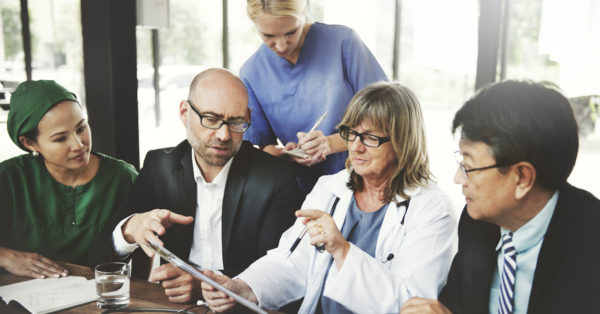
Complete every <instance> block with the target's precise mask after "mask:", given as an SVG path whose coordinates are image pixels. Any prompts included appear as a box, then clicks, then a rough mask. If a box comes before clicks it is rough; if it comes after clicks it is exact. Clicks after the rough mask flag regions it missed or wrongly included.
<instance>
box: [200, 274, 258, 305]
mask: <svg viewBox="0 0 600 314" xmlns="http://www.w3.org/2000/svg"><path fill="white" fill-rule="evenodd" d="M204 275H206V276H207V277H208V278H210V279H212V280H214V281H215V282H216V283H218V284H220V285H221V286H223V287H225V288H227V289H229V290H230V291H232V292H234V293H235V294H237V295H240V296H242V297H243V298H245V299H247V300H249V301H250V302H254V303H256V304H258V299H257V298H256V295H254V292H252V289H251V288H250V286H248V285H247V284H246V283H245V282H243V281H242V280H240V279H233V280H232V279H231V278H229V277H227V276H224V275H218V274H215V273H213V272H211V271H210V270H205V271H204ZM201 287H202V296H203V297H204V301H206V304H207V305H208V306H209V307H210V309H211V310H213V311H214V312H217V313H218V312H225V311H228V310H230V309H231V308H233V307H234V306H235V305H236V304H237V303H236V302H235V300H234V299H233V298H231V297H229V296H228V295H226V294H225V293H224V292H222V291H219V290H217V289H216V288H214V287H213V286H211V285H210V284H208V283H207V282H206V281H203V282H202V284H201Z"/></svg>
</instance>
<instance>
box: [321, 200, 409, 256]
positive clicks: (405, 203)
mask: <svg viewBox="0 0 600 314" xmlns="http://www.w3.org/2000/svg"><path fill="white" fill-rule="evenodd" d="M339 201H340V198H339V196H336V198H335V200H334V201H333V205H332V206H331V210H330V211H329V216H331V217H332V218H333V214H334V213H335V209H336V208H337V204H338V202H339ZM409 204H410V198H409V199H407V200H404V201H402V202H400V203H399V204H398V206H402V205H404V207H405V208H406V209H405V210H404V215H402V220H401V221H400V224H401V225H402V226H404V220H405V219H406V213H408V205H409ZM315 248H316V249H317V251H318V252H319V253H321V252H323V251H325V245H315ZM393 259H394V253H390V254H388V256H387V257H385V258H384V257H381V258H378V259H377V260H378V261H379V262H381V263H382V264H385V263H387V262H389V261H391V260H393Z"/></svg>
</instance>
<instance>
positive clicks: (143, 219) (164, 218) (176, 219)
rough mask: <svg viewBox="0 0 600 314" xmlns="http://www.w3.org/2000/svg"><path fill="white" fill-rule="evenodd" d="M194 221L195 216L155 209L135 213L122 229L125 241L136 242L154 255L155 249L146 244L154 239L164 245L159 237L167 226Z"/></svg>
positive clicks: (147, 252)
mask: <svg viewBox="0 0 600 314" xmlns="http://www.w3.org/2000/svg"><path fill="white" fill-rule="evenodd" d="M192 221H194V217H191V216H182V215H179V214H176V213H174V212H171V211H169V210H166V209H155V210H151V211H149V212H145V213H141V214H135V215H133V216H132V217H131V218H130V219H129V220H127V222H125V223H124V224H123V226H122V227H121V230H122V232H123V237H124V238H125V241H127V242H129V243H134V242H136V243H137V244H139V245H140V246H141V247H142V249H143V250H144V252H146V254H147V255H148V256H150V257H154V251H152V249H150V248H149V247H147V246H146V245H145V244H146V243H148V242H150V241H152V242H155V243H158V244H160V245H164V244H163V242H162V241H161V240H160V239H159V238H158V236H161V235H163V234H165V232H166V228H169V227H170V226H172V225H174V224H182V225H187V224H189V223H191V222H192Z"/></svg>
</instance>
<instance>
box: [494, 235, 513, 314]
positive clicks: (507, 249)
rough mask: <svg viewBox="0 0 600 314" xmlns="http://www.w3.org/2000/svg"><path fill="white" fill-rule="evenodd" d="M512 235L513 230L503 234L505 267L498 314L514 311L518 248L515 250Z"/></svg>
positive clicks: (508, 313) (507, 313)
mask: <svg viewBox="0 0 600 314" xmlns="http://www.w3.org/2000/svg"><path fill="white" fill-rule="evenodd" d="M512 236H513V234H512V232H508V233H506V234H504V235H503V236H502V250H503V251H504V267H503V268H502V281H501V282H500V296H499V301H500V304H499V307H498V314H510V313H512V312H513V298H514V289H515V274H516V272H517V250H515V246H514V245H513V240H512Z"/></svg>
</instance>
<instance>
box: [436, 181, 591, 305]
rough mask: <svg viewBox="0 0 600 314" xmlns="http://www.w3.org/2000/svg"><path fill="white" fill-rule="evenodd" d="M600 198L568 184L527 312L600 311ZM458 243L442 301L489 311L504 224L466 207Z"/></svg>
mask: <svg viewBox="0 0 600 314" xmlns="http://www.w3.org/2000/svg"><path fill="white" fill-rule="evenodd" d="M599 224H600V200H598V199H597V198H595V197H594V196H593V195H591V194H590V193H588V192H586V191H584V190H580V189H577V188H575V187H573V186H571V185H568V184H565V185H564V186H563V187H562V188H560V189H559V197H558V202H557V204H556V209H555V211H554V215H553V216H552V219H551V221H550V224H549V226H548V230H547V232H546V235H545V237H544V242H543V243H542V248H541V250H540V253H539V257H538V262H537V267H536V270H535V274H534V278H533V285H532V288H531V295H530V298H529V307H528V310H527V313H600V303H599V302H598V298H599V297H600V272H599V270H598V269H599V268H600V258H599V257H600V253H599V252H600V226H599ZM458 229H459V230H458V236H459V246H458V253H457V254H456V256H455V258H454V261H453V262H452V267H451V268H450V273H449V275H448V282H447V283H446V286H445V287H444V288H443V289H442V292H441V294H440V296H439V300H440V301H441V302H442V303H443V304H444V305H445V306H447V307H448V308H449V309H450V310H451V311H452V312H453V313H455V314H458V313H477V314H480V313H488V311H489V309H488V304H489V298H490V285H491V281H492V275H493V272H494V269H495V265H496V263H497V252H496V245H497V244H498V241H499V240H500V229H499V227H498V226H496V225H494V224H490V223H487V222H482V221H475V220H473V219H472V218H471V217H470V216H469V215H468V214H467V211H466V208H465V210H463V213H462V216H461V219H460V223H459V227H458Z"/></svg>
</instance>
